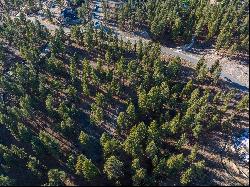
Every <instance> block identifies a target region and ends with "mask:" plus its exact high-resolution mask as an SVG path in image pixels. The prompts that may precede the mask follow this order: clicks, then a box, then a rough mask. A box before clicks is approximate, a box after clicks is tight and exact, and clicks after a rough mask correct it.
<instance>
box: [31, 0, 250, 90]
mask: <svg viewBox="0 0 250 187" xmlns="http://www.w3.org/2000/svg"><path fill="white" fill-rule="evenodd" d="M93 3H94V5H98V6H99V7H100V8H99V9H98V11H95V10H93V12H94V13H95V15H97V16H95V17H93V21H99V22H102V21H101V18H102V17H103V14H102V13H101V11H102V8H101V6H102V5H101V2H100V1H99V0H95V1H93ZM94 8H95V6H94ZM27 18H28V19H30V20H31V21H35V20H36V19H37V20H38V21H40V22H41V24H42V25H44V26H46V27H47V28H48V29H49V30H52V31H54V30H56V29H59V26H57V25H54V24H51V23H48V22H47V21H44V20H43V19H42V18H41V17H40V16H36V17H27ZM111 28H112V29H113V31H114V32H115V33H116V34H117V35H118V37H119V38H122V39H123V40H124V41H128V40H130V42H131V43H132V44H134V43H136V42H138V41H139V40H140V39H141V40H142V41H143V42H144V43H147V42H149V41H150V39H145V38H143V37H140V36H138V35H132V34H128V33H126V32H123V31H120V30H118V29H117V28H116V27H111ZM63 29H64V31H65V33H66V34H69V33H70V28H66V27H63ZM161 52H162V54H164V55H170V56H174V57H177V56H178V57H180V58H182V59H184V60H186V61H188V62H191V63H193V64H197V62H198V61H199V59H200V57H198V56H195V55H193V54H191V53H188V52H184V51H181V50H179V49H173V48H168V47H165V46H161ZM221 78H222V79H224V80H225V81H227V82H228V83H229V84H231V85H232V86H233V87H234V88H237V89H240V90H242V91H247V92H249V85H246V84H244V83H243V82H240V81H238V80H237V79H236V78H235V77H232V76H231V75H230V74H228V73H226V72H223V71H222V73H221Z"/></svg>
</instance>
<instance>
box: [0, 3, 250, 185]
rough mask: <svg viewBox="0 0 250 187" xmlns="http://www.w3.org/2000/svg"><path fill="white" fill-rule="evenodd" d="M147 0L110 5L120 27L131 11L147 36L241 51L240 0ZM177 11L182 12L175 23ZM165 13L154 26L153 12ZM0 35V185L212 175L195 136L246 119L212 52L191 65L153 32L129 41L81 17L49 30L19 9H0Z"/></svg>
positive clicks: (191, 180)
mask: <svg viewBox="0 0 250 187" xmlns="http://www.w3.org/2000/svg"><path fill="white" fill-rule="evenodd" d="M18 2H19V1H15V3H16V4H18ZM28 2H30V3H32V1H28ZM153 2H154V1H147V2H146V3H137V4H136V6H135V8H130V7H131V6H132V4H131V3H128V5H129V6H125V7H124V9H123V11H122V12H121V13H120V12H118V17H119V23H120V24H121V26H122V27H124V28H126V27H125V25H126V24H125V23H128V22H129V21H131V20H130V18H136V19H138V20H134V22H132V23H139V22H140V23H141V24H145V25H147V26H149V27H150V29H151V31H152V34H154V35H155V37H156V38H160V36H161V34H163V33H164V32H170V33H172V39H173V40H177V39H181V40H186V39H188V38H190V37H191V36H192V34H194V33H196V34H197V36H201V37H205V38H206V40H210V39H213V40H215V41H216V43H217V46H219V48H221V47H222V48H228V47H229V46H231V45H229V44H234V43H235V41H240V42H237V43H236V45H237V49H240V50H245V51H247V50H248V48H247V47H246V41H245V40H246V38H247V37H248V33H247V31H246V29H247V28H248V21H246V20H247V19H248V15H246V12H245V11H246V9H247V7H246V6H245V3H240V2H243V1H236V2H237V3H238V4H239V5H240V6H236V5H233V6H232V3H229V2H231V1H223V2H222V5H219V7H217V8H216V7H215V6H213V5H210V4H207V3H205V2H206V1H192V0H191V1H190V2H189V1H188V2H187V3H188V4H187V5H185V7H186V6H187V10H185V11H192V14H190V12H189V13H187V12H185V11H184V9H183V7H182V6H184V5H183V3H179V2H180V1H168V0H166V1H164V3H163V1H160V0H159V1H157V2H154V3H153ZM202 2H203V3H202ZM233 2H235V1H233ZM236 2H235V3H236ZM244 2H246V1H244ZM223 3H224V5H223ZM16 6H18V5H16ZM230 6H232V11H229V7H230ZM170 7H175V8H171V11H169V10H170ZM181 7H182V8H181ZM190 7H192V8H190ZM223 7H224V8H223ZM234 7H238V8H237V9H235V8H234ZM144 8H146V10H147V16H142V12H143V11H144ZM12 9H13V7H12ZM155 10H157V11H158V12H156V11H155ZM215 10H218V11H217V12H216V11H215ZM230 10H231V9H230ZM236 11H237V14H239V15H241V16H242V18H240V17H239V16H234V15H233V14H234V13H235V12H236ZM161 12H162V13H161ZM212 12H213V15H214V16H210V14H212ZM130 13H132V14H133V13H136V15H137V16H128V15H127V14H129V15H130ZM166 13H168V15H165V14H166ZM224 13H227V14H230V15H231V16H232V20H231V21H232V22H231V21H229V22H228V23H226V25H227V26H226V25H224V22H225V19H222V20H219V19H218V20H216V21H215V20H214V19H216V18H223V16H222V17H221V16H217V14H218V15H220V14H224ZM203 14H208V15H209V16H208V15H203ZM121 15H122V16H121ZM185 15H188V16H190V20H192V21H187V22H183V20H182V17H183V16H185ZM202 15H203V16H202ZM123 16H125V17H126V18H127V19H125V18H124V17H123ZM192 16H193V18H192ZM228 16H229V15H228ZM228 16H227V17H228ZM173 17H175V20H177V21H175V23H173V24H172V25H173V27H171V28H166V27H165V22H164V23H163V22H162V21H164V20H165V21H167V22H172V20H171V19H173ZM204 17H205V18H207V19H208V20H203V18H204ZM195 18H197V19H195ZM235 18H239V19H238V20H235ZM158 19H159V21H158ZM209 19H211V20H209ZM150 20H151V21H150ZM186 20H189V19H186ZM234 20H235V21H240V22H242V24H240V27H239V28H234V27H233V26H232V24H233V23H234ZM156 22H157V25H155V23H156ZM187 23H189V24H187ZM135 25H137V26H139V25H138V24H135ZM207 25H209V27H208V30H206V29H207V27H206V26H207ZM215 25H216V26H215ZM134 27H135V26H134V25H133V27H132V28H134ZM212 27H213V28H212ZM220 27H222V29H220ZM228 27H230V28H232V29H231V30H228V29H227V28H228ZM163 28H164V29H163ZM223 29H224V30H225V29H226V31H227V32H229V33H227V32H222V31H223ZM222 33H223V34H222ZM224 34H226V36H224ZM228 34H229V35H230V34H232V35H233V36H234V37H229V38H230V39H228V38H227V36H228ZM222 35H223V36H222ZM225 37H226V38H225ZM221 38H222V39H221ZM247 40H248V39H247ZM220 42H221V43H220ZM247 42H248V41H247ZM0 44H1V46H0V62H1V64H0V70H1V74H0V96H1V97H0V185H1V186H2V185H3V186H10V185H22V186H24V185H36V186H38V185H39V186H41V185H46V186H47V185H48V186H59V185H134V186H141V185H147V186H150V185H214V184H215V183H214V181H213V180H212V179H213V177H214V176H212V175H211V173H210V172H211V170H210V169H211V168H213V167H215V166H214V165H212V164H211V162H209V163H208V162H207V160H208V158H207V157H205V156H202V155H201V154H200V151H202V150H201V147H202V146H203V142H204V140H205V141H207V142H209V141H210V142H212V141H213V140H212V138H211V137H212V136H213V135H214V134H216V133H220V134H225V135H227V136H228V137H231V136H232V132H233V131H234V127H235V126H234V125H235V124H238V122H239V121H243V119H245V118H247V120H248V111H249V95H248V94H245V93H239V92H238V91H237V90H233V89H229V88H227V87H226V86H225V83H224V82H223V80H221V79H220V73H221V67H220V63H219V61H217V62H216V63H215V64H214V65H213V66H212V67H210V68H208V67H207V65H206V62H205V61H204V59H201V60H200V61H199V63H198V65H197V66H196V68H195V69H192V68H190V67H188V66H185V63H184V62H183V61H182V60H181V59H180V58H171V57H169V58H163V57H162V56H161V51H160V45H159V44H156V43H153V42H149V43H148V44H144V43H143V42H141V41H140V42H138V43H137V44H135V45H133V44H131V43H130V42H129V41H128V42H124V41H123V40H120V39H118V38H117V36H115V35H112V34H111V33H107V32H104V31H103V29H100V30H97V29H94V27H93V25H91V24H90V23H88V24H87V25H86V26H85V27H84V29H82V28H81V27H80V26H74V27H72V28H71V33H70V34H66V33H65V32H64V29H63V28H62V27H60V29H58V30H56V31H55V32H50V31H49V30H48V29H47V28H45V27H44V26H42V25H41V24H40V23H39V22H38V21H36V22H32V21H29V20H27V19H26V17H25V16H24V14H22V13H21V14H20V17H19V18H15V19H12V18H11V17H10V16H7V14H6V16H4V19H3V25H1V26H0ZM45 49H49V52H47V51H46V50H45ZM239 128H240V127H239ZM210 138H211V139H210ZM216 166H217V165H216ZM218 167H222V166H220V165H219V166H218ZM214 178H215V177H214Z"/></svg>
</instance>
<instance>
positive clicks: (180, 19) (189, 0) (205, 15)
mask: <svg viewBox="0 0 250 187" xmlns="http://www.w3.org/2000/svg"><path fill="white" fill-rule="evenodd" d="M105 12H106V13H105V16H106V21H109V20H110V21H111V20H113V21H116V23H117V24H118V25H119V27H120V28H121V29H123V30H127V29H129V30H131V31H134V30H137V29H145V28H146V29H147V30H149V31H150V33H151V34H152V36H153V37H154V39H155V40H158V41H161V42H165V43H168V42H173V41H175V42H190V41H191V39H192V37H194V36H195V37H196V39H197V40H199V41H202V42H206V43H212V44H214V45H215V47H216V49H218V50H219V49H226V50H230V51H231V52H233V53H234V52H239V51H240V52H246V53H247V52H249V1H248V0H220V1H209V0H147V1H133V0H128V2H127V3H125V4H123V5H122V7H121V8H117V9H114V10H113V11H111V10H110V9H109V8H108V6H106V10H105Z"/></svg>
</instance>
